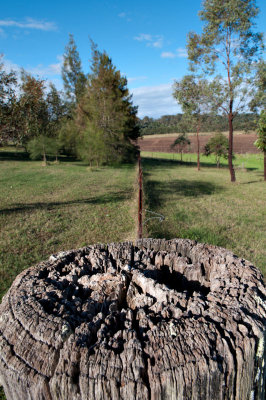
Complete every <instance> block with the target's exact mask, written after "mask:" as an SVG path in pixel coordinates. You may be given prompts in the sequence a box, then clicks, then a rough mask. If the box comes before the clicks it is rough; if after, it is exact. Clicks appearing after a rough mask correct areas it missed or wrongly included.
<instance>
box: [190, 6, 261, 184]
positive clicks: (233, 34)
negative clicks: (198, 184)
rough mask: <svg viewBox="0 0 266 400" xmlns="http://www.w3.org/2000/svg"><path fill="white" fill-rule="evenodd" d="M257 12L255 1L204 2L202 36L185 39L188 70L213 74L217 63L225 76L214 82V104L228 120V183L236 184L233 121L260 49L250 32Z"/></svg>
mask: <svg viewBox="0 0 266 400" xmlns="http://www.w3.org/2000/svg"><path fill="white" fill-rule="evenodd" d="M258 11H259V10H258V8H257V7H256V4H255V0H223V1H221V0H205V1H204V2H203V9H202V10H201V11H200V12H199V16H200V18H201V20H202V21H204V23H205V25H204V27H203V32H202V35H198V34H196V33H195V32H190V33H189V35H188V45H187V48H188V58H189V60H190V61H191V69H192V70H193V69H197V68H198V67H200V68H202V70H203V71H204V72H205V73H209V74H213V73H214V71H215V69H216V68H217V66H218V62H219V63H220V65H221V66H222V70H223V71H224V72H225V73H226V79H223V78H221V77H220V78H217V81H218V83H219V85H217V89H219V91H217V92H216V100H219V102H218V103H217V104H218V105H219V107H218V108H219V109H220V110H221V111H223V113H224V114H225V115H226V116H227V120H228V128H229V147H228V164H229V170H230V175H231V182H235V180H236V178H235V171H234V167H233V161H232V159H233V120H234V118H235V116H236V113H237V112H238V111H239V110H241V109H243V107H244V103H245V101H247V98H248V96H247V86H246V84H247V78H248V77H249V74H250V72H251V66H252V62H254V61H256V60H257V57H258V56H260V49H261V48H262V34H260V33H254V32H253V31H252V28H253V25H254V22H253V20H254V18H255V17H256V16H257V14H258ZM236 103H238V104H239V106H238V105H236Z"/></svg>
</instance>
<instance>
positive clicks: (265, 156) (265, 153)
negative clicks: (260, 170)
mask: <svg viewBox="0 0 266 400" xmlns="http://www.w3.org/2000/svg"><path fill="white" fill-rule="evenodd" d="M263 154H264V180H265V181H266V151H264V152H263Z"/></svg>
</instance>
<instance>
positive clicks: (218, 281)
mask: <svg viewBox="0 0 266 400" xmlns="http://www.w3.org/2000/svg"><path fill="white" fill-rule="evenodd" d="M132 249H133V250H132ZM265 296H266V291H265V286H264V284H263V279H262V276H261V273H260V272H259V271H258V270H257V269H256V268H255V267H254V266H253V265H252V264H251V263H250V262H248V261H246V260H243V259H240V258H238V257H236V256H235V255H234V254H233V253H232V252H230V251H228V250H225V249H222V248H218V247H215V246H210V245H204V244H198V243H196V242H194V241H190V240H185V239H175V240H171V241H164V240H152V239H144V240H141V241H138V242H137V243H136V244H135V245H134V246H133V245H132V243H118V244H108V245H95V246H89V247H85V248H82V249H78V250H71V251H67V252H61V253H58V254H56V255H52V256H51V257H50V258H49V260H48V261H45V262H42V263H40V264H38V265H36V266H34V267H31V268H29V269H27V270H25V271H24V272H22V273H21V274H20V275H18V277H17V278H16V279H15V281H14V283H13V285H12V287H11V288H10V290H9V291H8V293H7V294H6V296H5V297H4V299H3V302H2V304H1V306H0V349H1V353H0V354H1V355H0V383H1V382H2V384H3V385H4V388H5V391H6V393H7V396H9V397H8V399H9V398H10V399H20V400H23V399H24V398H25V399H42V398H45V399H57V400H58V399H77V400H83V399H87V398H92V396H94V398H95V399H103V398H112V399H120V398H121V399H122V398H123V399H124V398H127V399H128V400H129V399H131V398H132V399H133V398H134V399H150V398H152V399H157V398H158V399H160V398H166V399H168V398H169V399H170V398H178V399H183V398H184V399H185V398H189V399H194V398H195V399H214V398H215V399H220V398H221V399H223V398H235V399H239V400H240V399H241V400H243V399H246V398H248V397H247V396H248V395H249V393H250V392H251V391H252V390H253V386H254V379H255V375H256V373H257V372H256V368H257V367H256V366H254V365H255V364H254V363H253V364H254V365H253V367H252V364H251V363H250V357H251V355H252V357H253V356H254V355H255V354H257V355H256V357H257V359H258V360H259V359H260V358H261V359H262V358H263V357H262V356H260V353H259V351H260V349H259V346H261V341H262V340H263V339H262V338H263V336H264V335H265V317H266V313H265ZM261 351H262V350H261ZM262 353H263V351H262ZM254 357H255V356H254ZM254 357H253V358H254ZM248 360H249V361H248ZM247 362H249V363H250V364H248V365H249V366H248V367H247V365H246V364H247ZM244 366H245V368H247V371H248V372H247V373H246V372H245V368H244ZM262 375H263V374H262ZM206 380H207V381H208V382H209V383H208V385H207V384H206ZM18 381H19V382H20V383H19V384H18ZM240 381H241V382H240ZM14 382H16V387H17V389H16V388H15V387H14V386H15V384H14ZM204 382H205V383H204ZM240 383H241V385H240ZM19 385H22V386H21V387H22V389H21V388H19ZM23 388H24V389H23ZM23 390H24V391H25V393H26V392H27V394H25V396H24V395H22V394H21V393H23ZM16 391H17V395H16ZM189 391H191V393H192V394H193V393H194V395H193V396H194V397H193V396H192V395H191V397H189V395H188V397H181V395H180V393H181V392H182V393H183V396H185V394H184V393H189ZM29 393H30V395H29ZM43 393H44V394H45V396H44V395H43ZM195 393H198V395H197V396H198V397H196V395H195ZM199 393H200V394H199ZM16 396H20V397H16ZM23 396H24V397H23ZM30 396H32V397H30ZM41 396H44V397H41ZM156 396H157V397H156ZM160 396H161V397H160ZM163 396H165V397H163ZM171 396H172V397H171ZM173 396H175V397H173ZM178 396H179V397H178ZM221 396H224V397H221ZM226 396H227V397H226ZM230 396H231V397H230Z"/></svg>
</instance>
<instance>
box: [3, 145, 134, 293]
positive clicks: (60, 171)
mask: <svg viewBox="0 0 266 400" xmlns="http://www.w3.org/2000/svg"><path fill="white" fill-rule="evenodd" d="M0 166H1V167H0V188H1V190H0V231H1V235H0V299H1V297H2V295H3V294H4V293H5V292H6V291H7V289H8V288H9V287H10V285H11V283H12V281H13V279H14V278H15V276H16V275H17V274H18V273H20V272H21V271H22V270H23V269H24V268H27V267H29V266H31V265H33V264H35V263H37V262H39V261H41V260H44V259H46V258H47V257H48V256H49V255H50V254H52V253H55V252H58V251H61V250H67V249H72V248H78V247H82V246H85V245H88V244H93V243H98V242H104V243H106V242H113V241H114V242H116V241H123V240H126V239H132V238H135V233H134V231H135V215H134V214H135V213H136V211H135V180H136V169H135V166H130V165H126V166H123V167H120V168H111V167H110V168H109V167H103V168H98V169H94V170H92V171H91V170H90V168H88V166H86V165H84V164H83V163H81V162H77V161H67V162H61V163H60V164H57V165H56V164H50V165H49V166H47V167H42V165H41V162H40V161H38V162H33V161H29V160H27V159H26V158H25V157H24V155H23V153H21V154H20V155H19V153H13V152H10V151H1V152H0Z"/></svg>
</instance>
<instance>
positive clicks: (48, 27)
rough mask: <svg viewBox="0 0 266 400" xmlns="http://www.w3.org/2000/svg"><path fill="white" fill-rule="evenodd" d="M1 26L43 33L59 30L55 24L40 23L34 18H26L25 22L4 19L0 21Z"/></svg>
mask: <svg viewBox="0 0 266 400" xmlns="http://www.w3.org/2000/svg"><path fill="white" fill-rule="evenodd" d="M0 26H2V27H5V28H8V27H16V28H23V29H37V30H41V31H55V30H56V29H57V26H56V24H55V23H54V22H45V21H38V20H36V19H33V18H26V19H25V21H24V22H18V21H15V20H11V19H6V20H4V19H2V20H0Z"/></svg>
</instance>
